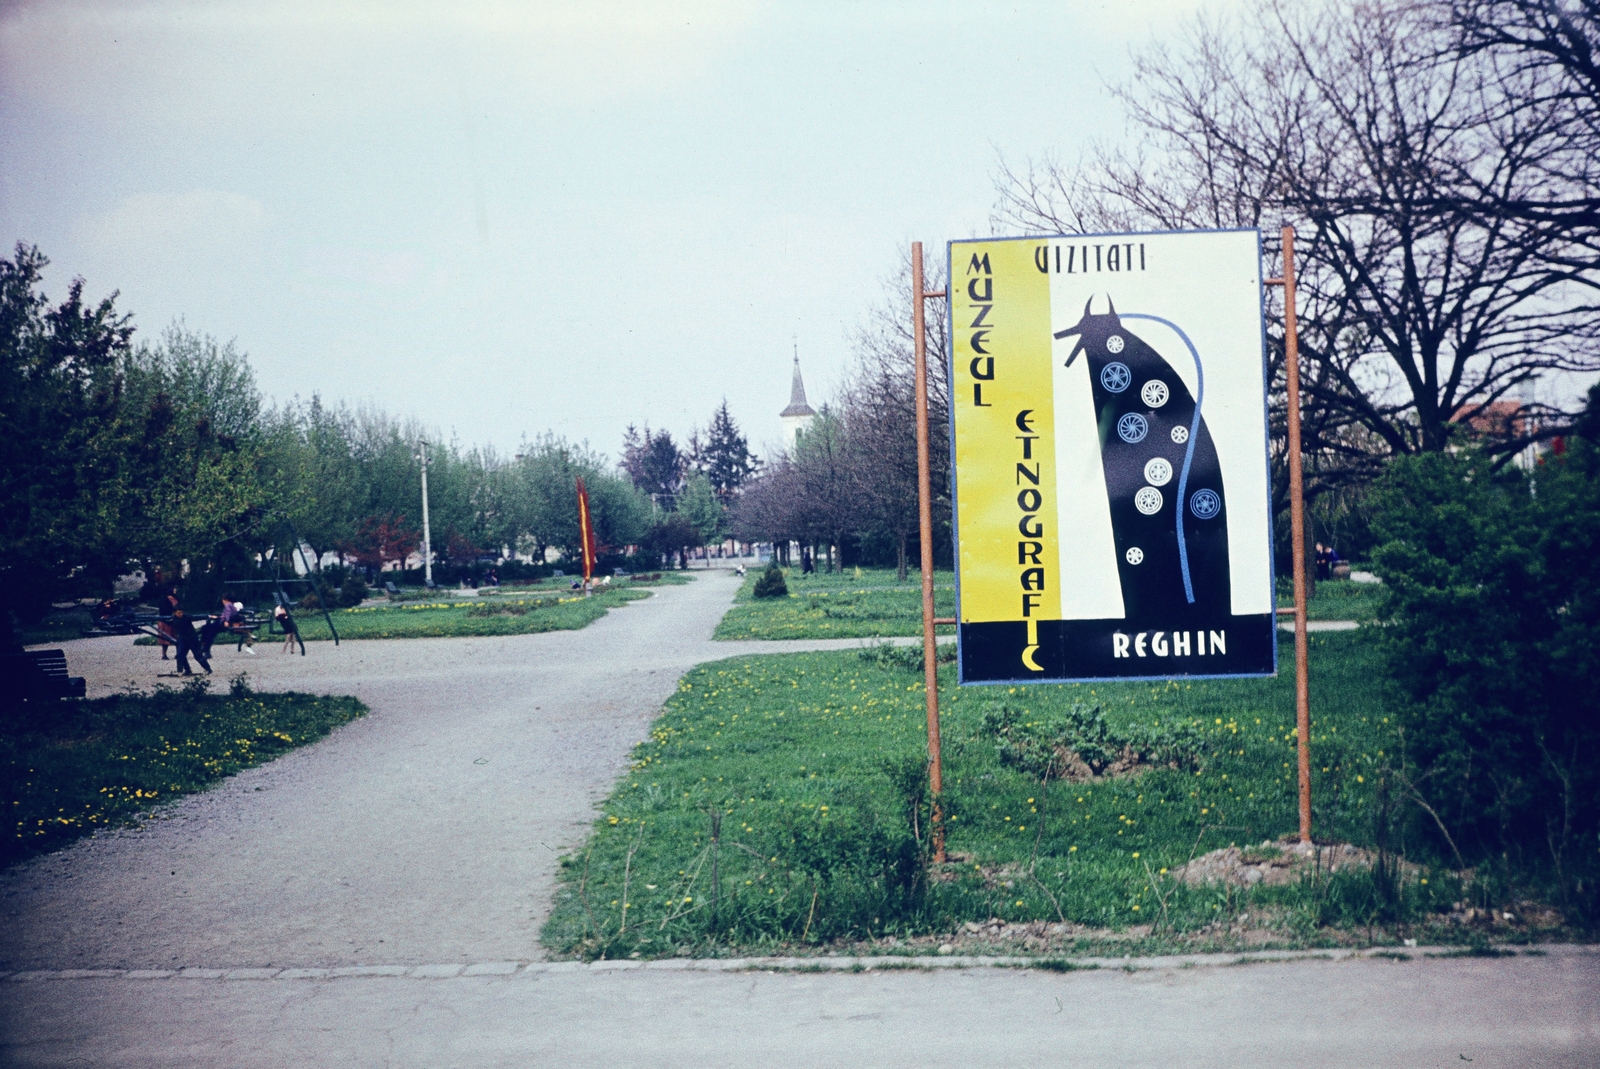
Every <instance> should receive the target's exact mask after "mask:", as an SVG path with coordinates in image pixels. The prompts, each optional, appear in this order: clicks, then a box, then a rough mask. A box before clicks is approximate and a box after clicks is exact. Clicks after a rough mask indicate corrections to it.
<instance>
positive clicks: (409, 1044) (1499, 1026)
mask: <svg viewBox="0 0 1600 1069" xmlns="http://www.w3.org/2000/svg"><path fill="white" fill-rule="evenodd" d="M605 964H606V967H600V966H584V965H576V964H573V965H547V966H541V967H536V968H534V969H531V970H521V971H518V972H516V973H514V974H510V975H501V976H496V975H477V976H453V977H449V978H434V979H426V978H414V977H385V976H350V977H346V978H340V979H331V978H330V979H315V980H294V979H288V980H285V979H266V980H250V979H238V980H225V979H221V978H194V979H153V980H140V979H125V978H80V979H55V980H36V981H27V980H23V981H8V982H4V983H0V1030H3V1032H4V1035H5V1037H6V1038H5V1040H4V1041H0V1062H3V1063H4V1064H6V1065H9V1066H18V1067H22V1066H28V1067H33V1066H39V1067H44V1066H81V1065H95V1066H129V1067H144V1066H185V1067H187V1066H194V1067H196V1069H213V1067H216V1066H223V1065H226V1066H230V1067H234V1069H249V1067H253V1066H263V1067H267V1066H271V1067H278V1066H286V1065H293V1066H329V1065H341V1066H344V1065H348V1066H386V1067H387V1066H416V1067H419V1069H420V1067H428V1069H440V1067H446V1066H472V1067H474V1069H492V1067H499V1066H505V1067H508V1069H509V1067H516V1069H523V1067H527V1066H541V1065H551V1066H563V1067H565V1066H579V1067H582V1066H597V1067H605V1069H611V1067H614V1066H619V1065H648V1066H693V1067H696V1069H704V1067H709V1069H715V1067H721V1066H727V1067H738V1069H748V1067H751V1066H783V1067H785V1069H788V1067H798V1069H807V1067H812V1066H817V1067H832V1066H840V1065H866V1066H874V1067H885V1069H898V1067H901V1066H904V1067H907V1069H913V1067H914V1069H942V1067H946V1066H948V1067H951V1069H972V1067H975V1066H1048V1067H1051V1069H1055V1067H1059V1066H1064V1065H1070V1066H1074V1067H1096V1066H1106V1067H1111V1066H1116V1067H1119V1069H1130V1067H1145V1066H1148V1067H1151V1069H1156V1067H1159V1069H1171V1067H1172V1066H1185V1067H1191V1066H1192V1067H1198V1069H1213V1067H1214V1069H1254V1067H1261V1069H1281V1067H1283V1066H1295V1067H1296V1069H1307V1067H1323V1066H1326V1067H1329V1069H1335V1067H1337V1069H1345V1067H1348V1066H1362V1067H1368V1069H1373V1067H1388V1066H1393V1067H1396V1069H1400V1067H1404V1069H1415V1067H1419V1066H1432V1067H1437V1069H1445V1067H1461V1066H1467V1065H1471V1067H1472V1069H1485V1067H1488V1069H1512V1067H1515V1069H1521V1067H1524V1066H1532V1065H1537V1066H1541V1067H1549V1069H1564V1067H1572V1069H1578V1067H1584V1069H1588V1067H1592V1066H1593V1065H1595V1064H1597V1061H1600V1030H1597V1027H1596V1022H1597V1020H1600V1012H1597V1007H1596V999H1597V992H1600V956H1597V955H1596V954H1594V953H1592V952H1585V951H1583V950H1578V949H1574V950H1562V949H1560V948H1556V949H1554V950H1552V951H1551V952H1550V953H1549V954H1548V955H1547V956H1544V957H1523V956H1519V957H1516V958H1512V959H1482V958H1427V957H1422V956H1417V957H1413V958H1412V959H1411V960H1409V961H1395V960H1388V959H1375V958H1366V959H1350V960H1346V961H1342V962H1341V961H1305V960H1301V961H1290V962H1281V963H1261V964H1249V965H1243V966H1232V967H1229V966H1221V967H1213V968H1189V969H1184V968H1164V969H1154V970H1136V971H1133V972H1124V971H1121V970H1119V969H1115V968H1111V969H1100V970H1096V971H1092V972H1070V973H1050V972H1044V971H1040V970H1023V969H1003V968H1000V969H997V968H974V969H964V970H954V969H950V970H943V969H941V970H938V971H932V970H927V971H921V970H919V971H884V970H881V969H871V970H868V971H864V972H860V973H849V972H846V973H839V972H834V971H831V970H830V971H827V972H823V973H815V972H812V973H804V972H802V973H796V972H750V971H728V972H722V971H715V972H713V971H688V970H684V969H682V968H681V965H682V964H683V963H678V962H660V963H655V964H653V965H652V966H650V967H646V968H639V969H627V968H625V967H624V968H618V966H626V965H627V964H629V963H620V962H618V963H605ZM672 966H679V968H671V967H672Z"/></svg>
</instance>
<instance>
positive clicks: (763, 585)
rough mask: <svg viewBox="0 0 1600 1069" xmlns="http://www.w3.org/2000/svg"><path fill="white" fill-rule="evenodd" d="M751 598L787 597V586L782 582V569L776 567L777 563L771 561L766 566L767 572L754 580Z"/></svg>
mask: <svg viewBox="0 0 1600 1069" xmlns="http://www.w3.org/2000/svg"><path fill="white" fill-rule="evenodd" d="M750 594H751V596H752V597H757V598H786V597H788V596H789V584H787V583H785V582H784V581H783V569H782V568H779V567H778V562H777V561H773V562H772V563H771V564H769V565H767V570H766V571H764V572H762V573H761V578H760V579H757V580H756V585H755V588H754V589H753V590H751V591H750Z"/></svg>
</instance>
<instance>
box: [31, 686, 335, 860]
mask: <svg viewBox="0 0 1600 1069" xmlns="http://www.w3.org/2000/svg"><path fill="white" fill-rule="evenodd" d="M365 713H366V706H364V705H362V704H361V703H360V702H359V701H357V700H356V699H354V698H330V697H322V698H318V697H314V696H312V695H309V694H295V693H287V694H252V693H250V692H249V691H248V690H247V689H245V688H244V687H242V686H237V687H236V688H235V690H234V692H233V693H230V694H228V695H222V696H214V695H209V694H206V693H205V692H204V690H203V689H202V688H199V687H194V688H186V689H184V690H181V691H170V690H167V691H157V692H156V693H154V694H146V695H119V696H116V697H111V698H100V699H96V700H94V701H76V702H61V703H59V704H55V705H53V706H51V707H50V708H49V709H48V711H47V712H46V713H45V714H43V715H38V716H35V718H34V722H32V723H16V722H13V723H10V724H8V725H7V727H6V730H4V731H0V804H3V805H4V806H5V811H6V813H7V814H8V824H9V829H8V833H7V834H6V836H5V840H4V845H3V846H0V864H6V863H10V862H13V861H16V860H17V859H19V858H22V857H27V856H29V855H32V854H36V853H40V852H42V851H45V850H50V849H55V848H57V847H60V846H63V845H65V844H66V843H68V842H70V841H72V840H73V839H77V838H79V837H80V836H83V835H88V834H91V833H93V832H94V831H96V830H97V829H99V828H106V827H113V826H115V825H117V824H120V823H123V822H126V821H128V820H130V819H133V818H135V817H137V816H138V815H139V814H141V813H145V812H147V811H149V810H150V809H152V808H154V807H155V806H157V805H160V804H162V803H164V802H170V801H172V800H173V799H175V798H178V797H180V796H182V795H184V794H188V793H190V792H192V791H197V790H203V789H204V788H205V787H207V786H208V785H209V784H211V783H213V782H215V781H216V780H219V779H222V778H224V777H227V776H231V775H233V774H234V773H235V772H238V771H239V770H241V769H244V768H249V767H251V766H253V765H259V764H263V763H265V762H267V761H270V760H272V759H273V758H274V757H277V756H278V755H280V754H283V753H286V752H288V751H289V750H292V749H294V748H296V747H298V746H304V745H305V744H306V743H309V742H315V741H316V740H317V739H320V738H322V737H323V736H324V735H326V734H327V733H328V732H329V731H331V730H333V729H334V728H336V727H338V726H339V725H341V724H345V723H348V722H349V721H351V720H353V719H355V718H356V717H358V716H362V715H363V714H365Z"/></svg>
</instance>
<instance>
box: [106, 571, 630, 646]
mask: <svg viewBox="0 0 1600 1069" xmlns="http://www.w3.org/2000/svg"><path fill="white" fill-rule="evenodd" d="M643 585H644V584H638V585H630V586H624V587H608V588H603V589H602V590H601V591H600V592H599V593H597V594H595V595H594V596H593V597H589V598H585V597H584V596H583V595H582V594H572V593H567V592H565V591H557V590H551V591H549V592H548V593H542V594H541V593H528V594H510V593H506V594H499V595H492V596H488V597H483V598H481V599H479V598H452V599H448V600H445V599H441V600H438V601H418V602H401V603H399V604H394V605H385V604H378V605H364V606H362V607H361V608H357V609H335V610H334V611H333V613H332V616H333V626H334V627H336V628H338V630H339V638H340V639H341V640H344V639H374V638H378V639H382V638H461V637H467V636H482V635H531V634H539V633H541V632H544V631H576V630H579V629H580V628H584V627H587V626H589V625H590V624H592V623H594V622H595V621H596V620H598V619H600V617H602V616H604V615H605V614H606V612H607V611H608V610H610V609H616V608H621V607H622V606H624V605H627V604H628V603H629V602H630V601H638V600H639V599H641V598H647V597H649V596H650V594H649V592H648V591H647V590H644V589H640V586H643ZM295 623H296V624H298V625H299V627H300V635H301V637H302V638H304V639H305V640H306V641H307V642H320V641H324V640H327V639H331V638H332V637H333V636H332V635H331V634H329V632H328V622H327V621H326V620H325V619H323V616H322V613H321V612H319V611H318V610H315V609H297V610H295ZM223 641H224V640H223V639H220V638H219V639H218V642H219V643H222V642H223ZM282 641H283V634H282V632H279V633H277V634H268V633H267V629H266V628H265V627H262V629H261V630H260V631H258V632H257V633H256V644H257V645H262V644H270V643H273V642H282ZM134 644H135V645H139V646H153V645H155V639H153V638H150V637H148V636H145V637H142V638H138V639H135V640H134Z"/></svg>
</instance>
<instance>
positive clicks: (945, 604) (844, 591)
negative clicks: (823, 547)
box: [714, 568, 956, 639]
mask: <svg viewBox="0 0 1600 1069" xmlns="http://www.w3.org/2000/svg"><path fill="white" fill-rule="evenodd" d="M760 575H761V572H760V570H759V569H752V570H751V572H750V574H749V575H748V576H747V577H746V578H745V582H744V586H742V587H740V588H739V593H738V595H737V596H736V597H735V599H734V605H733V608H732V609H729V610H728V614H727V615H726V616H724V617H723V618H722V622H721V623H719V624H718V625H717V630H716V633H715V636H714V637H716V638H719V639H752V638H753V639H769V638H875V637H885V638H887V637H891V636H895V635H920V634H921V633H922V579H921V576H920V575H919V573H917V572H911V573H910V574H909V576H908V578H907V580H906V581H905V582H904V583H899V582H896V581H895V573H894V569H892V568H887V569H886V568H854V569H850V570H848V571H845V572H841V573H835V574H833V575H824V574H815V575H809V576H802V575H801V574H800V570H799V569H798V568H791V569H789V570H788V571H786V572H784V579H785V581H786V582H787V583H788V585H789V596H788V597H787V598H770V599H762V600H757V599H755V598H753V597H751V595H750V591H751V589H752V588H753V587H754V586H755V582H756V579H757V578H759V577H760ZM955 610H956V588H955V576H954V574H953V573H951V572H937V571H936V572H934V611H935V613H936V614H937V615H939V616H954V615H955ZM939 632H940V633H941V634H954V633H955V628H953V627H941V628H940V629H939Z"/></svg>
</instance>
